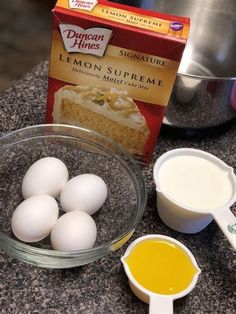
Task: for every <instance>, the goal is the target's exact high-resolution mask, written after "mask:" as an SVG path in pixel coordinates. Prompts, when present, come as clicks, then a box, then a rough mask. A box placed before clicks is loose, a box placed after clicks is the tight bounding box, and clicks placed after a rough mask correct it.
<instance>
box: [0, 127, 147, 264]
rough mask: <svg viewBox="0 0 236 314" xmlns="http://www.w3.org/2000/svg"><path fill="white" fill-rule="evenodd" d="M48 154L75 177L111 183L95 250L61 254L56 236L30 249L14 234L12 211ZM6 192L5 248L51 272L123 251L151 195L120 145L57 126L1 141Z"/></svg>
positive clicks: (1, 233) (0, 224)
mask: <svg viewBox="0 0 236 314" xmlns="http://www.w3.org/2000/svg"><path fill="white" fill-rule="evenodd" d="M46 156H51V157H57V158H59V159H61V160H62V161H63V162H64V163H65V164H66V165H67V168H68V171H69V175H70V178H72V177H73V176H76V175H79V174H82V173H93V174H96V175H98V176H100V177H102V178H103V180H104V181H105V182H106V184H107V187H108V197H107V200H106V202H105V204H104V205H103V207H102V208H101V209H100V210H99V211H98V212H97V213H95V214H94V215H93V218H94V220H95V222H96V225H97V231H98V236H97V240H96V243H95V246H94V247H93V248H92V249H89V250H81V251H73V252H60V251H55V250H53V249H52V247H51V244H50V237H47V238H46V239H44V240H42V241H40V242H38V243H33V244H30V245H29V244H26V243H23V242H20V241H19V240H18V239H16V238H15V236H14V235H13V233H12V231H11V216H12V213H13V211H14V209H15V208H16V207H17V206H18V205H19V203H20V202H22V201H23V197H22V193H21V184H22V179H23V177H24V175H25V173H26V171H27V170H28V168H29V167H30V166H31V165H32V164H33V163H34V162H35V161H37V160H38V159H40V158H43V157H46ZM0 191H1V193H0V209H1V213H0V249H1V250H3V251H5V252H6V253H8V254H10V255H11V256H13V257H15V258H18V259H19V260H22V261H24V262H28V263H31V264H34V265H38V266H41V267H46V268H69V267H75V266H80V265H84V264H87V263H89V262H92V261H94V260H97V259H99V258H101V257H103V256H105V255H106V254H108V253H110V252H112V251H114V250H117V249H118V248H120V247H121V246H122V245H123V244H124V243H125V242H126V241H128V239H129V238H130V237H131V236H132V234H133V232H134V230H135V227H136V226H137V224H138V223H139V221H140V219H141V217H142V215H143V212H144V209H145V205H146V197H147V195H146V188H145V183H144V180H143V177H142V174H141V172H140V169H139V167H138V166H137V165H136V163H135V162H134V161H132V158H131V157H130V156H129V155H128V154H127V153H126V152H125V151H123V150H122V148H121V147H120V146H118V145H116V144H115V143H114V142H113V141H112V140H110V139H108V138H106V137H104V136H102V135H100V134H98V133H95V132H93V131H90V130H86V129H83V128H79V127H74V126H68V125H55V124H48V125H36V126H32V127H26V128H24V129H20V130H17V131H14V132H11V133H9V134H7V135H4V136H2V137H1V138H0ZM59 207H60V204H59ZM60 212H62V211H60Z"/></svg>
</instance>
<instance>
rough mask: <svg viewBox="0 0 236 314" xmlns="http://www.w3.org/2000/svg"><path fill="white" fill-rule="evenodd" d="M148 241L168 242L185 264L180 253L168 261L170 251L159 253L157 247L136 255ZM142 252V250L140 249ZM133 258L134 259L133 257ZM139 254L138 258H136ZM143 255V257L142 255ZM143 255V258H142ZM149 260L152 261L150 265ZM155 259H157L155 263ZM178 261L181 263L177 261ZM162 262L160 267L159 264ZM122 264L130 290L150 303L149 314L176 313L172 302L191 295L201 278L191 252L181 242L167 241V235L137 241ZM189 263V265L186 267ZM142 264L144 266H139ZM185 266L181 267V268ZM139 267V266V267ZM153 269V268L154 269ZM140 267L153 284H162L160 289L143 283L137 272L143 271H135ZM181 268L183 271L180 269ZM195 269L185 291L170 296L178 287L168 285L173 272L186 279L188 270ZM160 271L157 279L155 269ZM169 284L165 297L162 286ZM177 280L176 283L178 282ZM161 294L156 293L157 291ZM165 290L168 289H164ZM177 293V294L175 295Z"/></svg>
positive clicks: (159, 285) (143, 237)
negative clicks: (141, 245)
mask: <svg viewBox="0 0 236 314" xmlns="http://www.w3.org/2000/svg"><path fill="white" fill-rule="evenodd" d="M147 240H151V241H161V242H162V241H164V242H167V243H168V245H170V246H176V247H178V249H179V250H181V251H182V254H184V260H180V259H178V256H180V253H179V252H178V254H177V255H176V256H177V257H176V259H175V258H174V259H173V256H172V259H170V260H169V261H168V259H169V258H170V256H169V255H168V254H167V253H168V250H166V249H164V250H159V249H158V247H155V246H154V247H152V246H149V247H148V250H149V251H147V247H146V250H145V251H143V252H142V251H140V252H139V253H137V250H136V251H135V249H137V248H138V247H139V245H140V244H145V242H146V241H147ZM141 249H142V248H141ZM151 250H154V251H155V250H156V252H154V253H155V254H154V255H153V254H149V253H152V252H150V251H151ZM132 254H134V256H132ZM135 254H136V255H135ZM140 254H141V255H140ZM142 254H143V256H142ZM150 256H151V258H152V260H151V261H150ZM153 256H156V258H155V259H153ZM129 257H131V258H132V257H133V260H131V261H129ZM142 259H143V265H142ZM177 259H178V260H177ZM159 260H160V261H161V263H159ZM121 261H122V263H123V266H124V270H125V272H126V275H127V277H128V279H129V284H130V288H131V290H132V291H133V293H134V294H135V295H136V296H137V297H138V298H139V299H140V300H142V301H143V302H145V303H149V313H150V314H158V313H159V314H165V313H173V301H174V300H175V299H178V298H181V297H183V296H185V295H187V294H188V293H190V292H191V291H192V289H193V288H194V287H195V285H196V283H197V280H198V277H199V274H200V272H201V271H200V269H199V267H198V265H197V262H196V260H195V258H194V256H193V254H192V253H191V252H190V251H189V249H188V248H187V247H186V246H184V245H183V244H182V243H181V242H179V241H177V240H175V239H173V238H171V237H168V236H164V235H157V234H151V235H146V236H142V237H140V238H138V239H136V240H135V241H133V242H132V243H131V244H130V245H129V247H128V248H127V250H126V252H125V254H124V256H123V257H122V258H121ZM186 262H187V263H189V265H187V267H186ZM140 263H141V266H140ZM181 263H182V266H181ZM138 264H139V266H137V265H138ZM153 265H154V267H153ZM171 265H173V266H175V265H177V266H176V269H172V267H171ZM136 266H137V267H141V268H142V271H144V276H145V277H147V278H148V277H149V278H151V279H150V280H152V281H153V282H154V283H156V282H157V281H158V280H159V282H160V283H159V284H158V288H157V290H156V289H152V288H150V286H149V285H148V284H146V282H143V281H142V279H140V277H139V276H138V275H137V272H139V271H140V268H137V270H136V271H135V270H134V268H136ZM181 267H182V268H181ZM189 267H192V270H191V274H190V275H189V277H188V278H187V281H185V282H184V285H183V287H178V289H175V290H174V289H173V290H174V291H175V292H174V293H171V289H172V288H171V287H174V285H175V284H173V283H171V282H169V280H170V281H172V279H170V278H172V277H174V272H175V270H176V273H177V274H178V276H180V277H181V276H184V274H185V273H186V272H187V270H186V269H187V268H188V269H189ZM157 268H159V269H160V272H161V274H159V275H158V276H155V269H157ZM165 280H166V282H168V285H170V286H168V287H169V288H168V292H166V293H165V294H164V293H163V289H162V285H163V286H166V282H165ZM175 280H177V279H175ZM158 289H159V292H162V293H157V292H156V291H158ZM164 289H165V288H164ZM176 292H177V293H176Z"/></svg>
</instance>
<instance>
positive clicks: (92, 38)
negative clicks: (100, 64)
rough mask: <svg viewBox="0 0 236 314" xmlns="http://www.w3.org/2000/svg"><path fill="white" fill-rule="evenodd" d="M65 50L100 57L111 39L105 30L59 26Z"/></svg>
mask: <svg viewBox="0 0 236 314" xmlns="http://www.w3.org/2000/svg"><path fill="white" fill-rule="evenodd" d="M59 28H60V32H61V36H62V40H63V43H64V46H65V49H66V50H67V51H68V52H81V53H87V54H92V55H96V56H99V57H102V56H103V55H104V52H105V50H106V47H107V44H108V42H109V40H110V38H111V34H112V31H111V30H109V29H107V28H100V27H94V28H88V29H83V28H82V27H79V26H77V25H72V24H60V25H59Z"/></svg>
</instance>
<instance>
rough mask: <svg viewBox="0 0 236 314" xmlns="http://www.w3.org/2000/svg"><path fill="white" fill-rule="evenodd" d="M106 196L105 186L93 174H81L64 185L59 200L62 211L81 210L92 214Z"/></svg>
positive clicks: (101, 180) (100, 179)
mask: <svg viewBox="0 0 236 314" xmlns="http://www.w3.org/2000/svg"><path fill="white" fill-rule="evenodd" d="M106 198H107V186H106V183H105V182H104V181H103V179H102V178H100V177H99V176H97V175H95V174H81V175H78V176H77V177H74V178H72V179H71V180H69V181H68V182H67V183H66V185H65V186H64V188H63V190H62V192H61V195H60V202H61V206H62V208H63V210H64V211H66V212H69V211H72V210H82V211H85V212H86V213H88V214H89V215H92V214H93V213H95V212H96V211H97V210H98V209H99V208H101V207H102V205H103V204H104V202H105V200H106Z"/></svg>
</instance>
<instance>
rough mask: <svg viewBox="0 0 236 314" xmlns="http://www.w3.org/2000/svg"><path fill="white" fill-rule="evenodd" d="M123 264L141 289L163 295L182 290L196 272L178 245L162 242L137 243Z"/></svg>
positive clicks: (156, 240) (146, 241) (157, 240)
mask: <svg viewBox="0 0 236 314" xmlns="http://www.w3.org/2000/svg"><path fill="white" fill-rule="evenodd" d="M125 262H126V263H127V265H128V266H129V269H130V272H131V274H132V275H133V277H134V278H135V279H136V281H137V282H138V283H139V284H140V285H141V286H142V287H144V288H146V289H147V290H149V291H152V292H155V293H158V294H164V295H168V294H175V293H179V292H181V291H183V290H185V289H186V288H187V287H188V286H189V285H190V284H191V282H192V279H193V277H194V275H195V274H196V273H197V272H198V269H197V268H196V267H195V266H194V265H193V263H192V261H191V259H190V258H189V256H188V255H187V253H186V252H185V251H184V250H183V249H182V248H181V247H180V246H178V245H176V244H174V243H172V242H170V241H167V240H162V239H148V240H144V241H142V242H140V243H138V244H137V245H136V246H135V247H134V248H133V249H132V250H131V252H130V254H129V256H127V257H126V258H125Z"/></svg>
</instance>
